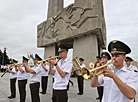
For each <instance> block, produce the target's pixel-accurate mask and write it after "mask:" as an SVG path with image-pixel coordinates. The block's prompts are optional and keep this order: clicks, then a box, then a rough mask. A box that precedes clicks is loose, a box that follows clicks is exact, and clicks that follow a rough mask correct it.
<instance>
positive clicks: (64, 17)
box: [37, 0, 106, 48]
mask: <svg viewBox="0 0 138 102" xmlns="http://www.w3.org/2000/svg"><path fill="white" fill-rule="evenodd" d="M84 34H85V35H89V34H97V39H99V44H100V46H101V47H102V48H105V45H106V30H105V20H104V13H103V7H102V0H75V3H74V4H71V5H69V6H67V7H66V8H63V9H62V10H61V11H59V12H58V14H57V15H56V16H54V17H51V18H48V19H47V20H46V21H44V22H42V23H41V24H39V25H38V26H37V46H38V47H44V46H49V45H52V44H55V43H57V42H60V41H64V40H66V39H74V38H75V37H81V36H83V35H84Z"/></svg>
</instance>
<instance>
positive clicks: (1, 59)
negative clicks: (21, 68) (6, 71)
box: [0, 48, 11, 65]
mask: <svg viewBox="0 0 138 102" xmlns="http://www.w3.org/2000/svg"><path fill="white" fill-rule="evenodd" d="M10 60H11V59H9V57H8V55H7V53H6V48H4V52H3V53H2V51H1V50H0V65H2V64H4V65H6V64H10Z"/></svg>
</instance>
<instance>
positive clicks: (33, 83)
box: [29, 54, 42, 102]
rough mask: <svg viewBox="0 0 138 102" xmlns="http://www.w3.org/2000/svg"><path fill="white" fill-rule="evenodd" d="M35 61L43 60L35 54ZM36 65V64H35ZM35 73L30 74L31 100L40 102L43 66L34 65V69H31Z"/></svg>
mask: <svg viewBox="0 0 138 102" xmlns="http://www.w3.org/2000/svg"><path fill="white" fill-rule="evenodd" d="M35 60H39V61H40V60H42V59H41V58H40V57H39V56H38V55H37V54H35ZM34 63H35V62H34ZM31 69H32V70H33V71H34V72H35V73H33V74H32V73H30V72H29V73H30V77H29V84H30V91H31V99H32V102H40V97H39V88H40V80H41V75H42V66H41V64H39V65H34V67H32V68H31Z"/></svg>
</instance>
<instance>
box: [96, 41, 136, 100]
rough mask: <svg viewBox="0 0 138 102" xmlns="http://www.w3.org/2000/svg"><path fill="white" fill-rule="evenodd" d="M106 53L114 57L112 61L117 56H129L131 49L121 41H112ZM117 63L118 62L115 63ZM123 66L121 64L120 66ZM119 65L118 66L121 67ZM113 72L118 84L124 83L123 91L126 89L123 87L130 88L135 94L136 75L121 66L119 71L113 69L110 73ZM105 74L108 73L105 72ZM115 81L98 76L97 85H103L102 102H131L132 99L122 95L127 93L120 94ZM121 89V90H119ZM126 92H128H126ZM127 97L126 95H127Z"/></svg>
mask: <svg viewBox="0 0 138 102" xmlns="http://www.w3.org/2000/svg"><path fill="white" fill-rule="evenodd" d="M108 51H109V52H110V53H111V54H112V56H114V58H113V59H115V58H116V57H117V55H118V56H119V58H121V55H122V56H123V58H124V57H125V54H129V53H130V52H131V49H130V48H129V47H128V46H127V45H126V44H124V43H123V42H121V41H116V40H115V41H112V42H110V43H109V45H108ZM123 58H122V59H115V60H116V61H123ZM115 63H118V62H115ZM121 65H123V63H122V64H121ZM121 65H120V66H121ZM113 72H114V76H115V78H117V79H118V78H119V79H120V80H121V81H120V80H118V82H121V83H122V82H123V83H125V84H124V85H122V87H124V89H125V88H126V87H125V86H126V85H127V86H129V87H131V88H132V89H133V90H135V91H136V92H137V89H138V81H137V80H138V75H137V74H136V73H134V72H132V71H130V70H127V69H126V68H125V66H123V67H122V68H120V69H115V70H112V73H113ZM105 73H108V72H106V71H105ZM115 80H116V79H113V78H110V77H104V76H99V77H98V82H99V84H100V85H101V84H104V94H103V98H102V102H133V101H134V99H132V100H130V99H129V98H128V97H126V96H125V95H124V94H127V93H124V94H123V93H122V92H121V91H120V89H119V88H118V87H119V86H117V85H119V84H118V83H115V82H114V81H115ZM121 89H123V88H121ZM127 91H128V90H127ZM127 95H128V94H127Z"/></svg>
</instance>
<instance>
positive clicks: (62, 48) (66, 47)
mask: <svg viewBox="0 0 138 102" xmlns="http://www.w3.org/2000/svg"><path fill="white" fill-rule="evenodd" d="M58 48H59V49H58V52H63V51H68V49H69V47H68V46H67V45H66V44H63V43H58Z"/></svg>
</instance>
